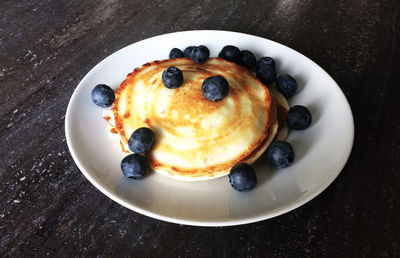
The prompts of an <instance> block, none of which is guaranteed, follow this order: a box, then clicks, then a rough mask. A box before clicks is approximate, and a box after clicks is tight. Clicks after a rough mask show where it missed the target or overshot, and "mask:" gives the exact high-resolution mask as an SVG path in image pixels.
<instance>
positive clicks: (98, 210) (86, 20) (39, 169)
mask: <svg viewBox="0 0 400 258" xmlns="http://www.w3.org/2000/svg"><path fill="white" fill-rule="evenodd" d="M250 2H251V3H250ZM255 2H257V3H255ZM399 12H400V2H399V1H398V0H381V1H373V0H364V1H361V0H354V1H344V0H338V1H320V0H304V1H300V0H280V1H278V0H272V1H254V2H253V1H248V3H247V4H246V3H245V1H233V0H232V1H226V0H223V1H161V0H160V1H128V0H126V1H117V0H103V1H85V2H79V1H76V0H71V1H61V0H60V1H35V0H27V1H7V0H4V1H1V3H0V19H1V22H0V142H1V144H0V157H1V162H0V200H1V201H0V257H33V256H39V257H46V256H48V257H57V256H62V257H86V256H97V257H129V256H130V257H324V256H326V257H399V256H400V219H399V218H400V108H399V107H400V105H399V103H400V52H399V51H400V31H399V29H400V27H399V25H400V14H399ZM197 29H220V30H231V31H239V32H245V33H249V34H254V35H258V36H262V37H265V38H268V39H272V40H274V41H277V42H280V43H282V44H284V45H287V46H289V47H291V48H293V49H296V50H298V51H300V52H301V53H303V54H304V55H306V56H308V57H310V58H311V59H312V60H314V61H315V62H316V63H317V64H319V65H320V66H321V67H322V68H324V69H325V70H326V71H327V72H328V73H329V74H330V75H331V76H332V77H333V78H334V79H335V80H336V81H337V82H338V84H339V85H340V87H341V89H342V90H343V91H344V93H345V95H346V97H347V99H348V101H349V103H350V105H351V108H352V111H353V114H354V119H355V127H356V131H355V142H354V147H353V151H352V154H351V156H350V159H349V161H348V163H347V165H346V167H345V168H344V170H343V171H342V173H341V174H340V176H339V177H338V178H337V179H336V180H335V181H334V183H333V184H332V185H331V186H330V187H329V188H328V189H327V190H325V191H324V192H323V193H322V194H321V195H319V196H318V197H317V198H315V199H314V200H312V201H311V202H309V203H307V204H306V205H304V206H302V207H300V208H298V209H296V210H294V211H292V212H289V213H287V214H284V215H282V216H279V217H276V218H273V219H270V220H267V221H262V222H258V223H254V224H250V225H243V226H234V227H217V228H202V227H191V226H182V225H176V224H172V223H167V222H162V221H158V220H155V219H152V218H148V217H145V216H143V215H140V214H138V213H135V212H133V211H130V210H128V209H127V208H124V207H122V206H120V205H119V204H117V203H115V202H113V201H111V200H110V199H109V198H107V197H106V196H105V195H103V194H102V193H101V192H99V191H98V190H97V189H96V188H95V187H94V186H93V185H92V184H91V183H89V181H88V180H87V179H86V178H85V177H84V176H83V175H82V173H81V172H80V171H79V170H78V168H77V166H76V165H75V163H74V161H73V160H72V158H71V155H70V153H69V151H68V147H67V145H66V142H65V134H64V118H65V111H66V107H67V104H68V101H69V98H70V97H71V94H72V92H73V90H74V89H75V87H76V86H77V84H78V83H79V81H80V80H81V79H82V78H83V76H84V75H85V74H86V73H87V72H88V71H89V70H90V69H91V68H92V67H93V66H94V65H96V64H97V63H98V62H99V61H101V60H102V59H103V58H105V57H106V56H108V55H110V54H111V53H113V52H114V51H116V50H118V49H120V48H122V47H124V46H127V45H129V44H131V43H133V42H136V41H139V40H141V39H145V38H148V37H151V36H154V35H159V34H164V33H168V32H173V31H181V30H197Z"/></svg>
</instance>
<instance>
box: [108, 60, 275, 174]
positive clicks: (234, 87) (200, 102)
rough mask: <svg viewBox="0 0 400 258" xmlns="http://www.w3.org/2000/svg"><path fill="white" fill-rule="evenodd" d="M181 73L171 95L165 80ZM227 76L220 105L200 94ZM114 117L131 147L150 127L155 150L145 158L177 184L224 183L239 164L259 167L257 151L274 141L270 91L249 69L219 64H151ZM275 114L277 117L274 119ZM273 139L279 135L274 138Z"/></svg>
mask: <svg viewBox="0 0 400 258" xmlns="http://www.w3.org/2000/svg"><path fill="white" fill-rule="evenodd" d="M172 65H173V66H176V67H178V68H179V69H180V70H182V72H183V77H184V82H183V84H182V86H181V87H179V88H177V89H168V88H166V87H165V86H164V85H163V84H162V81H161V74H162V72H163V71H164V70H165V69H166V68H168V67H169V66H172ZM215 75H222V76H223V77H224V78H225V79H227V80H228V82H229V87H230V88H229V94H228V96H227V97H226V98H224V99H223V100H221V101H218V102H212V101H209V100H207V99H206V98H205V97H204V96H203V94H202V91H201V85H202V82H203V80H204V79H206V78H207V77H209V76H215ZM115 94H116V100H115V102H114V105H113V108H112V111H113V114H114V118H115V125H116V129H117V131H118V133H119V135H120V136H121V138H122V140H123V141H124V143H125V144H126V143H127V141H128V139H129V136H130V135H131V133H132V132H133V131H134V130H136V129H137V128H139V127H143V126H146V127H149V128H150V129H152V130H153V132H154V133H155V135H156V142H155V144H154V146H153V148H152V149H151V150H150V152H149V153H148V154H147V157H148V158H149V162H150V165H151V166H152V168H153V169H154V170H156V171H158V172H160V173H163V174H165V173H168V174H169V175H174V176H177V177H178V178H179V179H188V178H189V179H195V180H199V179H209V178H215V177H218V176H222V175H226V174H227V173H229V170H230V168H231V167H232V166H234V165H235V164H237V163H239V162H241V161H244V160H248V159H249V157H255V158H252V159H256V158H257V157H258V156H259V155H261V153H260V154H257V155H255V154H254V153H258V152H257V150H258V149H259V148H260V146H261V145H265V141H266V139H267V138H270V137H272V138H273V137H274V136H275V134H276V130H272V131H271V130H270V128H271V126H275V125H276V124H277V120H276V115H272V116H271V110H273V109H274V108H275V106H274V105H272V101H271V96H270V94H269V92H268V89H267V87H266V86H265V85H263V84H262V83H261V82H260V81H259V80H258V79H257V78H256V77H255V76H254V74H252V73H251V72H249V71H248V70H247V69H246V68H244V67H241V66H239V65H236V64H235V63H232V62H229V61H226V60H224V59H220V58H209V59H208V60H207V61H206V62H205V63H203V64H196V63H194V62H193V61H192V60H191V59H190V58H176V59H168V60H163V61H154V62H152V63H148V64H145V65H143V66H142V67H141V68H136V69H135V70H134V71H133V72H132V73H130V74H129V75H128V76H127V78H126V79H125V81H124V82H122V84H121V85H120V87H119V88H118V89H117V90H116V91H115ZM272 113H273V112H272ZM274 131H275V132H274Z"/></svg>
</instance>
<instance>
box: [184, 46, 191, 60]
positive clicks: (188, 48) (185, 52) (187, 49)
mask: <svg viewBox="0 0 400 258" xmlns="http://www.w3.org/2000/svg"><path fill="white" fill-rule="evenodd" d="M193 48H194V46H189V47H187V48H185V50H184V51H183V56H184V57H191V54H192V49H193Z"/></svg>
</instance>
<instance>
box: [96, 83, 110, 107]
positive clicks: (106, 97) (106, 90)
mask: <svg viewBox="0 0 400 258" xmlns="http://www.w3.org/2000/svg"><path fill="white" fill-rule="evenodd" d="M114 100H115V94H114V91H113V90H112V89H111V88H110V87H109V86H107V85H105V84H99V85H97V86H96V87H94V88H93V90H92V101H93V103H94V104H96V105H97V106H99V107H102V108H106V107H109V106H111V105H112V103H113V102H114Z"/></svg>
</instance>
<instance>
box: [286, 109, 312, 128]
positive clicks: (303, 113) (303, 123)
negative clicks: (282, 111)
mask: <svg viewBox="0 0 400 258" xmlns="http://www.w3.org/2000/svg"><path fill="white" fill-rule="evenodd" d="M311 120H312V118H311V113H310V111H309V110H308V109H307V108H306V107H305V106H301V105H297V106H293V107H291V108H290V109H289V112H288V114H287V119H286V121H287V123H288V125H289V127H290V128H292V129H296V130H304V129H306V128H307V127H309V126H310V125H311Z"/></svg>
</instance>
